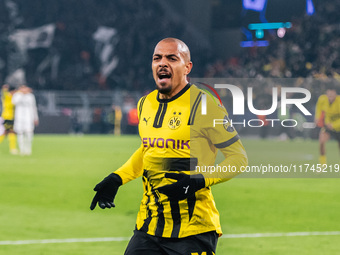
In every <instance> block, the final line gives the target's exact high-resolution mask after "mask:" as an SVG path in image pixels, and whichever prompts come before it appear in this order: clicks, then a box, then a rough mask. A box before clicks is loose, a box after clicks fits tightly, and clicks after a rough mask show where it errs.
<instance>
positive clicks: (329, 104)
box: [315, 85, 340, 164]
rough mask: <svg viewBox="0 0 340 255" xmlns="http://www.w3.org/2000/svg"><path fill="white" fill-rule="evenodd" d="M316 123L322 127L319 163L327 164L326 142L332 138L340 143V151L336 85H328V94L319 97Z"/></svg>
mask: <svg viewBox="0 0 340 255" xmlns="http://www.w3.org/2000/svg"><path fill="white" fill-rule="evenodd" d="M315 122H316V124H317V126H318V127H321V130H320V133H319V146H320V158H319V162H320V164H327V157H326V142H327V141H328V140H329V139H330V137H331V136H332V137H333V138H334V139H336V140H337V141H338V145H339V150H340V96H338V95H337V91H336V87H335V86H334V85H328V86H327V90H326V94H325V95H321V96H320V97H319V99H318V102H317V104H316V109H315Z"/></svg>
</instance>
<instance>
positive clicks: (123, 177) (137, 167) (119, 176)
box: [90, 146, 143, 210]
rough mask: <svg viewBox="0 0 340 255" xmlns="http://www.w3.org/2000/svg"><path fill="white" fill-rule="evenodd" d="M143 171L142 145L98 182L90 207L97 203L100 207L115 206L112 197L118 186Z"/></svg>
mask: <svg viewBox="0 0 340 255" xmlns="http://www.w3.org/2000/svg"><path fill="white" fill-rule="evenodd" d="M142 173H143V146H141V147H139V149H138V150H136V151H135V153H133V154H132V156H131V157H130V158H129V160H128V161H127V162H126V163H125V164H124V165H123V166H121V167H120V168H119V169H118V170H116V171H115V172H113V173H111V174H109V175H108V176H107V177H105V178H104V180H102V181H101V182H100V183H98V184H97V185H96V186H95V188H94V191H96V195H95V196H94V198H93V200H92V203H91V206H90V209H91V210H93V209H94V208H95V207H96V205H97V203H98V205H99V207H100V208H102V209H105V208H111V207H115V204H114V199H115V196H116V194H117V191H118V188H119V187H120V186H121V185H123V184H126V183H127V182H129V181H131V180H134V179H136V178H138V177H140V176H141V175H142Z"/></svg>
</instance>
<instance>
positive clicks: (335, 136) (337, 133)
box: [325, 128, 340, 143]
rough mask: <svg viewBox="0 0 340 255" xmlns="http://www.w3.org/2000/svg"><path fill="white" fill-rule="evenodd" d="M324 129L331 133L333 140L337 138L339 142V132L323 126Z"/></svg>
mask: <svg viewBox="0 0 340 255" xmlns="http://www.w3.org/2000/svg"><path fill="white" fill-rule="evenodd" d="M325 131H326V132H327V133H328V134H330V135H331V137H333V138H334V139H335V140H337V141H338V142H339V143H340V132H335V131H333V130H329V129H327V128H325Z"/></svg>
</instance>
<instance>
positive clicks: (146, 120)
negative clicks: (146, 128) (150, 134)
mask: <svg viewBox="0 0 340 255" xmlns="http://www.w3.org/2000/svg"><path fill="white" fill-rule="evenodd" d="M149 119H150V117H149V118H148V119H146V118H145V117H144V119H143V121H145V125H147V124H148V121H149Z"/></svg>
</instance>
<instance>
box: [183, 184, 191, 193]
mask: <svg viewBox="0 0 340 255" xmlns="http://www.w3.org/2000/svg"><path fill="white" fill-rule="evenodd" d="M189 187H190V185H188V187H183V189H185V191H184V194H187V193H188V189H189Z"/></svg>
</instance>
